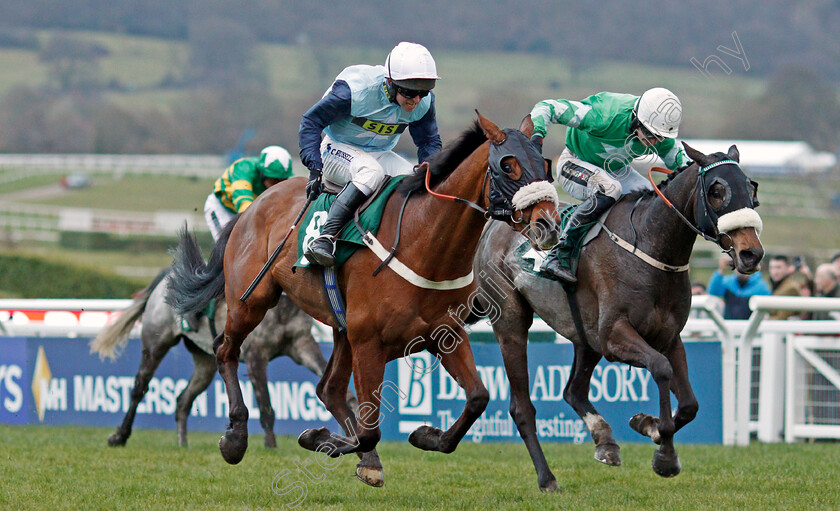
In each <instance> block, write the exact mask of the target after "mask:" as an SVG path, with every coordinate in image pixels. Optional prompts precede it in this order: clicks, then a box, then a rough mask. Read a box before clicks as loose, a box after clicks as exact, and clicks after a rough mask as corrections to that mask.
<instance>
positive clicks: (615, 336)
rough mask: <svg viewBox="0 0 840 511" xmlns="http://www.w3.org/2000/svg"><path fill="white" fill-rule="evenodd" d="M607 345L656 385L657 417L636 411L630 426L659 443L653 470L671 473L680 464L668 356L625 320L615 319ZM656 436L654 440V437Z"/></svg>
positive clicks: (659, 472)
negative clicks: (642, 416)
mask: <svg viewBox="0 0 840 511" xmlns="http://www.w3.org/2000/svg"><path fill="white" fill-rule="evenodd" d="M607 347H608V348H609V350H610V351H611V352H612V353H613V354H614V355H615V356H616V357H618V358H619V359H620V360H622V361H623V362H626V363H628V364H631V365H634V366H637V367H645V368H647V370H648V371H650V374H651V376H653V381H655V382H656V386H657V388H658V389H659V420H658V422H656V421H655V418H653V417H650V416H646V417H647V418H649V419H654V420H639V415H636V416H634V417H633V418H632V419H631V420H630V427H632V428H633V429H634V430H636V431H637V432H639V433H641V434H642V435H645V436H649V437H650V438H651V439H652V440H653V441H654V442H656V443H658V444H659V449H658V450H657V451H656V452H654V454H653V471H654V472H656V473H657V474H659V475H660V476H662V477H673V476H675V475H677V474H679V473H680V470H682V467H681V466H680V460H679V457H678V456H677V451H676V449H674V431H676V428H675V426H674V419H673V417H671V391H670V386H671V379H672V377H673V373H674V371H673V369H672V368H671V364H670V363H669V362H668V359H667V358H665V356H664V355H662V353H659V352H658V351H656V350H655V349H653V348H651V347H650V345H649V344H648V343H647V342H645V340H644V339H642V337H641V336H640V335H639V334H638V333H637V332H636V330H635V329H634V328H633V327H632V326H630V325H629V324H628V323H627V322H625V321H619V322H618V323H616V324H615V325H614V327H613V330H612V332H611V334H610V336H609V338H608V340H607ZM657 440H658V441H657Z"/></svg>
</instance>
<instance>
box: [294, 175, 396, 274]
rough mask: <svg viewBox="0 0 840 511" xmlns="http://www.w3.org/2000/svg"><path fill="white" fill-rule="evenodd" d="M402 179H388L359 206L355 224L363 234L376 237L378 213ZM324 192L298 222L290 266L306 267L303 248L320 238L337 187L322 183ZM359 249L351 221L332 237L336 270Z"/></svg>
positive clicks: (359, 238)
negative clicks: (295, 247)
mask: <svg viewBox="0 0 840 511" xmlns="http://www.w3.org/2000/svg"><path fill="white" fill-rule="evenodd" d="M405 177H406V176H396V177H388V178H387V179H386V180H385V182H383V184H382V186H380V187H379V188H378V189H377V190H376V191H374V193H372V194H371V196H370V198H369V199H368V200H367V201H365V202H364V204H362V205H361V207H359V209H358V211H357V212H356V217H357V220H356V221H357V222H358V224H359V225H360V226H361V228H362V230H363V231H369V232H371V233H372V234H376V233H377V232H378V231H379V224H380V223H381V221H382V214H383V212H384V211H385V205H386V204H387V203H388V198H389V197H390V196H391V194H393V193H394V191H395V190H396V188H397V185H399V184H400V182H401V181H402V180H403V179H404V178H405ZM324 191H325V192H326V193H322V194H321V195H319V196H318V198H317V199H315V201H313V202H312V204H311V205H310V206H309V209H308V210H307V212H306V215H305V216H304V218H303V220H302V221H301V223H300V227H298V229H299V231H298V259H297V261H296V262H295V264H294V266H296V267H301V268H308V267H309V261H308V260H307V259H306V257H304V255H303V251H304V247H305V246H306V244H308V243H309V242H311V241H312V240H313V239H315V238H316V237H318V236H319V235H320V233H321V226H322V225H323V224H324V222H325V221H326V219H327V212H328V211H329V209H330V206H331V205H332V203H333V201H334V200H335V197H336V194H337V193H338V192H340V191H341V187H339V186H338V185H336V184H335V183H331V182H329V181H326V182H325V186H324ZM363 246H365V243H364V242H363V240H362V235H361V233H360V232H359V230H358V229H357V228H356V226H355V225H354V222H350V223H348V224H347V225H345V226H344V228H343V229H342V230H341V232H340V233H339V234H338V237H337V238H336V246H335V259H336V267H339V266H341V265H342V264H344V263H345V262H346V261H347V259H349V258H350V256H351V255H353V253H354V252H355V251H356V250H358V249H359V248H361V247H363Z"/></svg>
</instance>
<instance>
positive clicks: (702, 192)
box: [648, 159, 738, 257]
mask: <svg viewBox="0 0 840 511" xmlns="http://www.w3.org/2000/svg"><path fill="white" fill-rule="evenodd" d="M729 164H732V165H736V166H737V165H738V162H736V161H735V160H730V159H726V160H721V161H717V162H714V163H710V164H709V165H706V166H704V167H700V168H699V169H698V173H699V175H700V177H699V178H698V179H697V184H696V185H695V187H694V190H693V191H692V192H691V195H690V196H689V201H690V200H691V198H692V197H693V196H694V195H697V199H698V200H697V201H695V207H698V204H699V207H702V208H703V209H702V213H703V217H704V218H712V217H713V215H712V213H711V212H710V211H709V207H710V206H709V199H708V197H707V196H706V172H707V171H709V170H711V169H713V168H715V167H719V166H721V165H729ZM652 172H661V173H663V174H674V171H673V170H669V169H666V168H663V167H651V168H650V169H649V170H648V180H649V181H650V184H651V185H652V186H653V190H654V191H655V192H656V195H658V196H659V198H660V199H662V200H663V201H664V202H665V204H666V205H667V206H668V207H669V208H671V210H672V211H673V212H674V213H676V214H677V216H678V217H679V219H680V220H682V222H683V223H684V224H685V225H687V226H688V227H689V228H690V229H691V230H692V231H694V232H695V233H697V234H698V235H700V236H702V237H703V238H704V239H706V240H708V241H711V242H713V243H715V244H716V245H717V246H718V247H720V249H721V250H722V251H723V253H725V254H728V255H729V256H730V257H732V256H733V254H732V253H733V252H734V250H735V244H734V243H733V241H732V237H731V236H729V234H728V233H726V232H721V231H720V230H719V229H718V227H717V225H716V223H714V222H711V223H709V224H710V225H711V229H712V231H713V235H710V234H708V233H706V232H705V231H704V230H703V229H700V228H698V227H697V226H696V225H694V223H693V222H691V221H690V220H688V219H687V218H686V217H685V215H683V214H682V213H681V212H680V210H679V209H677V208H676V206H674V204H673V203H672V202H671V201H670V200H668V198H667V197H665V195H664V194H663V193H662V191H661V190H659V187H657V186H656V183H654V182H653V175H652ZM695 216H697V215H695ZM707 223H708V222H707ZM724 238H727V239H729V248H728V249H727V248H724V247H723V244H722V242H723V240H724Z"/></svg>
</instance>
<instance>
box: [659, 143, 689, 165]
mask: <svg viewBox="0 0 840 511" xmlns="http://www.w3.org/2000/svg"><path fill="white" fill-rule="evenodd" d="M654 151H656V154H658V155H659V157H660V158H662V161H663V162H664V163H665V166H666V167H668V168H669V169H670V170H679V169H681V168H683V167H686V166H687V165H689V164H690V163H691V159H689V157H688V155H687V154H685V151H684V150H683V148H682V145H680V144H678V143H677V141H676V140H675V139H673V138H666V139H665V140H663V141H662V142H659V143H658V144H656V145H655V146H654Z"/></svg>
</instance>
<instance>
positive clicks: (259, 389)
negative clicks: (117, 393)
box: [90, 268, 357, 448]
mask: <svg viewBox="0 0 840 511" xmlns="http://www.w3.org/2000/svg"><path fill="white" fill-rule="evenodd" d="M169 273H170V272H169V269H168V268H167V269H165V270H163V271H161V272H160V273H159V274H158V275H157V276H156V277H155V278H154V279H153V280H152V282H151V283H150V284H149V285H148V286H146V287H145V288H144V289H143V290H141V291H140V292H138V293H137V295H136V297H135V298H134V300H133V301H132V303H131V305H129V306H128V307H127V308H126V309H125V310H123V311H122V313H121V314H120V315H119V316H117V318H116V319H115V320H114V321H113V322H111V323H109V324H108V325H106V326H105V328H103V329H102V330H100V332H99V334H98V335H97V336H96V337H95V338H94V339H93V340H92V341H91V342H90V348H91V353H98V354H99V356H100V358H105V357H108V358H110V359H116V358H117V357H118V356H119V355H120V353H121V351H122V347H124V346H125V344H126V343H127V342H128V336H129V333H130V332H131V329H132V328H133V326H134V324H135V323H136V322H137V321H138V320H140V318H141V316H142V318H143V320H142V324H141V327H140V341H141V343H142V349H143V355H142V358H141V359H140V367H139V369H138V370H137V376H135V378H134V387H133V389H132V391H131V403H130V404H129V406H128V411H127V412H126V414H125V417H124V418H123V421H122V423H121V424H120V425H119V426H118V427H117V430H116V431H115V432H114V433H112V434H111V435H110V436H109V437H108V445H110V446H112V447H115V446H123V445H125V444H126V442H128V439H129V437H130V436H131V428H132V425H133V423H134V417H135V414H136V413H137V406H138V405H139V404H140V402H141V401H142V400H143V397H144V396H145V395H146V392H147V391H148V388H149V381H150V380H151V379H152V376H154V374H155V370H157V368H158V366H159V365H160V362H161V361H162V360H163V357H164V356H166V354H167V353H169V350H170V349H172V348H173V347H175V346H176V345H177V344H178V343H179V342H181V341H183V342H184V345H185V346H186V348H187V351H189V352H190V354H191V355H192V357H193V373H192V375H191V376H190V380H189V384H188V385H187V387H186V388H184V390H183V391H182V392H181V393H180V394H179V395H178V399H177V402H176V403H177V408H176V411H175V422H176V423H177V427H178V446H179V447H186V446H187V419H188V418H189V414H190V410H191V409H192V405H193V402H194V401H195V399H196V397H198V395H199V394H201V393H202V392H204V390H205V389H206V388H207V387H208V386H209V385H210V383H211V382H212V380H213V376H214V375H215V374H216V358H215V357H214V356H213V355H212V354H211V353H212V351H211V352H210V353H208V352H207V350H211V349H212V344H213V335H212V334H211V329H210V320H209V318H207V316H206V315H202V316H201V321H200V324H199V328H198V330H197V331H189V332H185V331H184V330H183V329H182V327H181V318H180V317H179V316H178V315H177V314H176V313H175V311H173V310H172V307H171V306H169V304H167V303H166V301H165V296H166V288H167V285H168V282H169V278H170V276H169ZM225 312H226V309H225V305H224V304H220V306H219V307H218V308H217V309H216V314H215V318H214V323H215V327H216V329H217V330H221V329H222V328H223V327H224V317H225ZM312 324H313V320H312V318H311V317H309V316H307V315H306V314H305V313H304V312H303V311H301V310H300V309H299V308H297V307H296V306H295V305H294V304H293V303H292V302H291V300H289V299H288V298H287V297H285V296H284V297H281V298H280V300H279V302H278V304H277V306H276V307H274V308H273V309H271V310H270V311H269V312H268V313H267V314H266V315H265V318H264V319H263V321H262V322H261V323H260V325H259V326H258V327H257V328H255V329H254V331H253V332H251V334H250V335H249V336H248V337H247V338H246V339H245V342H243V343H242V360H243V361H244V362H245V364H246V365H247V367H248V376H249V378H250V379H251V382H252V383H253V384H254V396H255V398H256V400H257V405H258V406H259V410H260V425H261V426H262V428H263V430H265V442H264V443H265V446H266V447H271V448H273V447H277V441H276V439H275V437H274V420H275V416H274V409H273V408H272V406H271V400H270V399H269V394H268V379H267V377H266V366H268V362H269V361H271V360H274V359H275V358H277V357H279V356H283V355H285V356H288V357H289V358H291V359H292V360H294V361H295V362H296V363H297V364H299V365H302V366H304V367H306V368H307V369H309V370H310V371H312V372H313V373H315V374H316V375H318V376H319V377H320V376H322V375H323V374H324V369H325V368H326V366H327V361H326V359H325V358H324V354H323V353H322V352H321V348H319V347H318V343H317V342H315V339H314V338H313V337H312V331H311V330H312ZM348 401H349V403H350V406H351V407H354V408H355V407H356V406H357V405H356V398H355V396H353V395H352V394H349V395H348Z"/></svg>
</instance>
